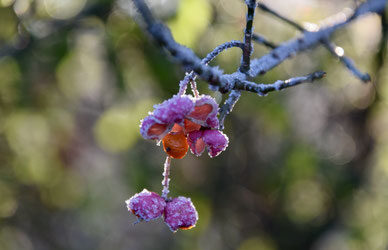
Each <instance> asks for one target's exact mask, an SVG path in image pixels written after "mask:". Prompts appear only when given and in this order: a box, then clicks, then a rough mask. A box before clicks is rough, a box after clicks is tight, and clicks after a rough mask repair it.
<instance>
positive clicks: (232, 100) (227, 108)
mask: <svg viewBox="0 0 388 250" xmlns="http://www.w3.org/2000/svg"><path fill="white" fill-rule="evenodd" d="M240 97H241V91H238V90H232V91H231V92H230V94H229V96H228V99H226V101H225V103H224V104H223V105H222V106H221V108H220V111H219V113H220V116H219V119H218V120H219V121H220V130H223V129H224V122H225V118H226V116H227V115H229V114H230V112H232V110H233V108H234V105H236V103H237V102H238V100H239V99H240Z"/></svg>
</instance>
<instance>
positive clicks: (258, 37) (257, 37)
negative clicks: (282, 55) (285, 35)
mask: <svg viewBox="0 0 388 250" xmlns="http://www.w3.org/2000/svg"><path fill="white" fill-rule="evenodd" d="M252 40H253V41H255V42H257V43H259V44H263V45H264V46H266V47H268V48H270V49H274V48H276V47H277V45H276V44H274V43H272V42H270V41H268V40H267V39H266V38H265V37H263V36H262V35H259V34H255V33H253V34H252Z"/></svg>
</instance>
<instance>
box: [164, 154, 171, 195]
mask: <svg viewBox="0 0 388 250" xmlns="http://www.w3.org/2000/svg"><path fill="white" fill-rule="evenodd" d="M170 165H171V158H170V157H169V156H167V158H166V161H165V162H164V171H163V174H162V175H163V177H164V178H163V180H162V185H163V190H162V198H163V199H165V200H167V199H168V193H169V192H170V190H169V184H170V178H169V175H170Z"/></svg>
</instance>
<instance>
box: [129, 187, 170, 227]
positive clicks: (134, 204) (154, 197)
mask: <svg viewBox="0 0 388 250" xmlns="http://www.w3.org/2000/svg"><path fill="white" fill-rule="evenodd" d="M125 203H126V204H127V207H128V210H129V211H131V212H132V213H133V214H135V215H136V216H137V217H139V218H140V219H141V220H145V221H150V220H153V219H156V218H158V217H160V216H161V215H162V214H163V211H164V208H165V207H166V202H165V201H164V199H163V198H162V197H160V196H159V195H158V194H157V193H154V192H150V191H148V190H147V189H143V191H141V193H138V194H135V195H134V196H132V197H131V198H130V199H129V200H127V201H125Z"/></svg>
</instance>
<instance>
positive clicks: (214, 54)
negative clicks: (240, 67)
mask: <svg viewBox="0 0 388 250" xmlns="http://www.w3.org/2000/svg"><path fill="white" fill-rule="evenodd" d="M234 47H238V48H241V49H243V48H244V44H243V43H242V42H240V41H235V40H233V41H230V42H227V43H223V44H221V45H218V46H217V47H216V48H214V49H213V51H212V52H210V53H209V54H207V55H206V57H204V58H203V59H202V61H201V63H202V64H205V65H207V64H208V63H209V62H211V61H212V60H213V59H214V58H216V57H217V56H218V55H219V54H220V53H221V52H223V51H224V50H227V49H230V48H234ZM196 77H197V74H196V73H195V72H194V71H191V72H190V73H189V74H186V76H185V78H183V80H182V81H180V83H179V94H180V95H183V93H184V92H185V91H186V88H187V84H189V82H193V81H195V78H196Z"/></svg>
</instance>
